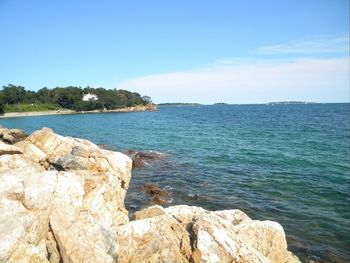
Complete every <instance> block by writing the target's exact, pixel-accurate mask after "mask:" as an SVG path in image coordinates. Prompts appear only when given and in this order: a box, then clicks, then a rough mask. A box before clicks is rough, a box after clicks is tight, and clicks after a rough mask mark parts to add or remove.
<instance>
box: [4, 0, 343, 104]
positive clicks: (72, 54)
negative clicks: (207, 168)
mask: <svg viewBox="0 0 350 263" xmlns="http://www.w3.org/2000/svg"><path fill="white" fill-rule="evenodd" d="M349 3H350V1H349V0H307V1H305V0H293V1H290V0H263V1H262V0H250V1H249V0H215V1H214V0H211V1H209V0H192V1H188V0H176V1H175V0H129V1H117V0H116V1H112V0H111V1H107V0H101V1H90V0H74V1H71V0H51V1H44V0H32V1H27V0H0V86H3V85H7V84H9V83H11V84H15V85H22V86H24V87H26V88H27V89H30V90H38V89H40V88H42V87H49V88H54V87H57V86H68V85H73V86H81V87H85V86H88V85H89V86H93V87H99V86H102V87H105V88H116V89H127V90H130V91H134V92H139V93H140V94H142V95H149V96H151V97H152V99H153V101H154V102H156V103H163V102H198V103H207V104H210V103H215V102H226V103H242V104H243V103H266V102H270V101H288V100H300V101H312V102H349V101H350V97H349V96H350V95H349V34H350V31H349V30H350V29H349V27H350V22H349V12H350V7H349Z"/></svg>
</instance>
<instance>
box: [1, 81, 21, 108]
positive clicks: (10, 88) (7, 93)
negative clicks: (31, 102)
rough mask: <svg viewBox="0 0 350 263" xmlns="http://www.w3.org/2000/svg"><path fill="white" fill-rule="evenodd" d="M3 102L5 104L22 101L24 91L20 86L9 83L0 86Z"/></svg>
mask: <svg viewBox="0 0 350 263" xmlns="http://www.w3.org/2000/svg"><path fill="white" fill-rule="evenodd" d="M2 94H3V102H4V104H5V105H7V104H17V103H20V102H23V100H24V97H25V94H26V91H25V89H24V87H22V86H15V85H12V84H9V85H7V86H3V87H2Z"/></svg>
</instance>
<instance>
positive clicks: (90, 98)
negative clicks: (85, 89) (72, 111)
mask: <svg viewBox="0 0 350 263" xmlns="http://www.w3.org/2000/svg"><path fill="white" fill-rule="evenodd" d="M95 100H98V97H97V95H96V94H92V93H87V94H84V95H83V101H95Z"/></svg>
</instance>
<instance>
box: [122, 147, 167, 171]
mask: <svg viewBox="0 0 350 263" xmlns="http://www.w3.org/2000/svg"><path fill="white" fill-rule="evenodd" d="M125 154H126V155H128V156H129V157H130V158H131V159H132V166H133V168H141V167H144V166H146V165H148V164H150V163H152V162H154V161H157V160H159V159H160V158H161V157H162V156H163V155H164V154H162V153H159V152H156V151H134V150H129V151H127V152H126V153H125Z"/></svg>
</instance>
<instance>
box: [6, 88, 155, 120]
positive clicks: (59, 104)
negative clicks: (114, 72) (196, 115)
mask: <svg viewBox="0 0 350 263" xmlns="http://www.w3.org/2000/svg"><path fill="white" fill-rule="evenodd" d="M88 93H90V94H94V95H96V96H97V98H98V99H97V100H90V101H83V96H84V94H88ZM148 103H151V99H150V97H148V96H143V97H142V96H141V95H140V94H139V93H136V92H130V91H127V90H116V89H112V90H111V89H105V88H102V87H100V88H92V87H89V86H88V87H86V88H81V87H74V86H68V87H56V88H53V89H49V88H46V87H44V88H42V89H39V90H38V91H31V90H26V89H25V88H24V87H23V86H16V85H12V84H9V85H7V86H3V87H2V89H1V90H0V113H1V112H2V113H3V112H5V111H6V109H7V108H10V106H11V105H16V104H17V105H18V104H30V105H35V104H42V105H49V106H50V108H52V107H56V108H57V109H59V108H64V109H71V110H76V111H88V110H105V109H107V110H112V109H118V108H124V107H131V106H136V105H146V104H148Z"/></svg>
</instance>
